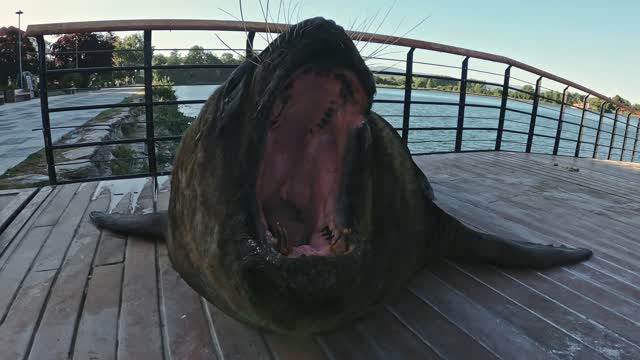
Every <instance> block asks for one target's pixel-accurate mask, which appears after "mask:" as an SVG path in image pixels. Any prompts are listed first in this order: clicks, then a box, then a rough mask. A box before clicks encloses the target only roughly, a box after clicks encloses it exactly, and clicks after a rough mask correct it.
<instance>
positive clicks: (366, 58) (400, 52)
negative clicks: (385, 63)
mask: <svg viewBox="0 0 640 360" xmlns="http://www.w3.org/2000/svg"><path fill="white" fill-rule="evenodd" d="M391 54H404V51H386V52H383V53H380V54H377V55H376V56H371V54H369V55H367V56H363V57H362V58H363V59H364V61H365V62H367V61H369V60H389V59H381V58H380V56H384V55H391ZM393 60H395V59H393Z"/></svg>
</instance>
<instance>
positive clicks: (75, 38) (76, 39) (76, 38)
mask: <svg viewBox="0 0 640 360" xmlns="http://www.w3.org/2000/svg"><path fill="white" fill-rule="evenodd" d="M73 39H74V40H75V41H76V69H77V68H78V34H76V36H75V37H74V38H73Z"/></svg>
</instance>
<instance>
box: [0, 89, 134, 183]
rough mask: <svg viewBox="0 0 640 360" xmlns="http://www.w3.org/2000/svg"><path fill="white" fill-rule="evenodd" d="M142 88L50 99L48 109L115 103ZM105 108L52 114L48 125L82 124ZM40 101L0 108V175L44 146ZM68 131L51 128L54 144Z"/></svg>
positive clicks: (107, 90) (109, 90) (66, 129)
mask: <svg viewBox="0 0 640 360" xmlns="http://www.w3.org/2000/svg"><path fill="white" fill-rule="evenodd" d="M140 89H141V88H126V89H105V90H98V91H91V92H85V93H79V94H74V95H60V96H53V97H50V98H49V107H50V108H53V107H63V106H80V105H99V104H114V103H118V102H120V101H121V100H122V99H123V98H125V97H127V96H129V95H132V94H134V93H136V92H137V91H140ZM103 110H104V109H96V110H82V111H69V112H60V113H52V114H51V115H50V118H51V126H52V127H56V126H75V125H82V124H84V123H85V122H87V121H88V120H90V119H92V118H93V117H95V116H96V115H97V114H99V113H100V112H102V111H103ZM41 127H42V116H41V113H40V99H34V100H31V101H24V102H19V103H11V104H4V105H2V106H0V174H4V172H5V171H7V169H9V168H11V167H13V166H15V165H17V164H19V163H20V162H21V161H23V160H24V159H26V158H27V157H28V156H29V155H31V154H33V153H34V152H36V151H38V150H40V149H42V148H43V147H44V140H43V136H42V131H32V130H33V129H37V128H41ZM71 130H73V129H71V128H64V129H54V130H53V131H52V137H53V141H56V140H58V139H60V137H62V136H63V135H64V134H66V133H68V132H70V131H71Z"/></svg>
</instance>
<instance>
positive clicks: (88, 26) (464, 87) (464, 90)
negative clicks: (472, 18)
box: [27, 20, 640, 184]
mask: <svg viewBox="0 0 640 360" xmlns="http://www.w3.org/2000/svg"><path fill="white" fill-rule="evenodd" d="M287 28H288V25H284V24H266V23H256V22H237V21H216V20H125V21H93V22H80V23H61V24H42V25H30V26H29V27H28V29H27V34H28V36H34V37H36V39H37V44H38V59H39V65H40V84H41V88H40V89H41V90H40V96H41V100H40V101H41V111H42V132H43V137H44V143H45V154H46V161H47V171H48V176H49V182H50V183H51V184H61V183H67V182H78V181H94V180H104V179H124V178H133V177H148V176H153V177H156V176H159V175H167V174H169V173H170V172H168V171H159V170H158V166H157V165H158V164H157V161H156V143H157V142H159V141H178V140H180V138H181V137H180V136H156V134H155V131H154V106H160V105H187V104H201V103H204V102H205V100H204V99H202V100H177V101H154V99H153V83H152V77H153V70H173V69H198V68H214V69H215V68H219V69H233V68H235V67H236V66H237V65H228V64H227V65H225V64H212V65H153V64H152V57H153V48H152V45H151V39H152V32H153V31H154V30H206V31H235V32H242V33H246V35H247V39H246V49H245V53H246V56H247V57H248V56H250V55H251V54H252V51H254V49H253V42H254V38H255V35H256V33H267V32H271V33H279V32H282V31H284V30H286V29H287ZM107 31H143V33H144V47H143V53H144V63H143V65H137V66H113V67H92V68H71V69H47V66H46V47H45V41H44V36H45V35H52V34H68V33H83V32H107ZM348 34H349V35H350V36H351V37H352V38H353V39H360V41H366V42H371V43H378V44H384V45H390V44H391V45H394V46H397V47H404V48H408V51H407V53H406V59H402V60H401V61H402V62H404V63H405V65H406V66H405V71H404V72H398V71H378V72H376V74H377V75H387V76H399V77H404V79H405V82H404V96H403V99H402V100H394V99H375V100H374V103H376V104H399V105H402V106H403V111H402V115H389V116H396V117H400V116H401V117H402V126H401V127H397V128H396V129H397V130H398V131H401V136H402V139H403V140H404V142H405V144H409V143H411V141H410V140H409V139H410V132H419V131H441V132H442V131H450V132H455V136H454V137H453V138H452V139H449V140H443V139H430V140H429V139H427V140H424V139H423V140H418V141H414V142H413V143H420V142H443V143H444V142H452V143H453V149H452V150H450V151H429V152H419V151H413V154H414V155H423V154H427V153H429V154H432V153H441V152H452V151H453V152H468V151H487V150H495V151H500V150H505V144H506V143H513V144H521V145H524V152H527V153H531V152H535V151H533V146H534V139H535V138H543V139H548V140H549V141H552V142H553V147H552V150H551V151H550V152H549V153H550V154H553V155H558V154H559V150H560V148H561V143H563V142H564V143H566V142H569V143H573V145H572V146H573V147H572V148H571V149H570V150H572V151H571V152H572V154H573V156H575V157H580V156H581V154H582V153H584V151H582V150H583V146H584V145H590V146H593V151H592V153H591V154H590V155H591V157H593V158H597V157H602V155H601V151H602V150H603V148H604V150H606V151H607V157H606V158H607V159H613V152H614V150H619V151H620V157H619V158H618V159H617V160H621V161H622V160H624V159H625V155H627V157H629V154H630V155H631V157H630V161H636V159H637V158H638V157H637V155H638V139H639V135H640V129H639V127H640V119H638V114H639V112H637V111H635V110H634V109H632V108H630V107H628V106H627V105H625V104H623V103H620V102H617V101H615V100H614V99H611V98H609V97H607V96H604V95H602V94H600V93H598V92H596V91H593V90H591V89H589V88H587V87H585V86H582V85H579V84H577V83H574V82H572V81H569V80H566V79H564V78H561V77H559V76H557V75H554V74H551V73H548V72H546V71H543V70H540V69H537V68H535V67H532V66H530V65H527V64H524V63H521V62H519V61H515V60H512V59H510V58H507V57H503V56H498V55H494V54H489V53H484V52H479V51H474V50H468V49H463V48H458V47H453V46H448V45H443V44H437V43H432V42H427V41H421V40H414V39H407V38H398V37H391V36H385V35H379V34H370V33H361V32H348ZM362 39H366V40H362ZM416 49H420V50H429V51H436V52H442V53H448V54H454V55H461V56H464V60H463V61H462V64H461V66H460V67H452V66H445V67H448V68H458V69H459V70H460V77H459V78H453V77H448V76H439V75H427V74H421V73H416V72H414V71H413V65H414V63H419V62H414V52H415V50H416ZM470 59H481V60H486V61H491V62H494V63H501V64H505V65H506V69H505V70H504V73H503V74H500V76H502V78H503V81H502V83H492V82H487V81H479V80H475V79H471V78H469V76H468V74H469V71H470V70H471V71H478V72H483V71H480V70H475V69H470V68H469V60H470ZM422 64H426V63H422ZM430 65H439V64H430ZM513 69H520V70H524V71H527V72H529V73H531V74H534V75H536V76H537V80H536V82H535V88H534V91H533V92H527V91H524V90H523V89H521V88H518V87H515V86H513V85H512V84H511V80H512V79H515V78H513V77H512V76H511V72H512V70H513ZM131 70H136V71H143V74H144V101H143V102H141V103H126V104H105V105H83V106H69V107H56V108H49V105H48V94H47V77H48V76H50V75H61V74H71V73H99V72H111V71H131ZM414 78H424V79H435V80H449V81H452V80H453V81H456V82H457V83H459V92H457V94H458V101H457V102H446V101H422V100H413V99H412V95H413V92H414V89H413V79H414ZM543 79H549V80H552V81H555V82H558V83H560V84H564V85H565V88H564V91H563V92H562V99H561V101H560V103H559V105H560V109H559V114H558V117H557V118H555V117H552V116H549V115H543V114H541V113H540V111H539V110H540V109H545V110H546V111H550V110H553V111H557V110H555V109H553V108H549V107H546V106H545V105H544V104H542V105H541V102H543V101H554V100H553V99H550V98H546V97H545V96H543V95H541V89H542V80H543ZM515 80H519V79H515ZM474 84H481V85H485V86H487V85H488V86H493V87H495V88H497V89H501V94H500V105H491V104H480V103H468V102H467V99H468V87H469V86H470V85H474ZM570 88H573V89H577V90H580V91H582V92H584V93H586V96H585V97H584V100H583V103H582V106H580V107H576V106H574V105H573V104H568V103H567V93H568V90H569V89H570ZM513 92H516V93H525V94H529V96H531V97H532V103H531V110H530V111H528V110H522V109H518V108H516V107H514V106H510V103H511V102H512V101H515V102H516V103H518V101H519V100H517V99H514V98H512V97H510V94H511V93H513ZM590 98H597V99H600V100H602V101H603V102H602V105H601V106H600V109H599V111H597V112H595V111H592V110H589V109H588V106H587V105H588V99H590ZM527 104H528V103H527ZM607 104H611V105H613V106H615V107H616V110H615V114H614V117H613V118H611V117H609V116H607V114H606V112H605V109H606V107H607V106H609V105H607ZM412 105H415V106H433V107H457V115H449V116H447V115H440V116H433V117H439V118H445V117H450V118H455V119H456V120H457V123H456V126H414V127H412V126H411V119H412V118H416V117H423V118H429V117H430V115H412ZM132 107H143V108H144V110H145V124H146V136H145V137H144V138H135V139H120V140H109V141H97V142H83V143H75V144H57V145H54V144H53V143H52V136H51V129H52V127H51V121H50V117H49V114H50V113H54V112H64V111H74V110H88V109H109V108H132ZM469 108H475V109H488V110H497V111H499V115H498V116H497V126H496V127H492V126H481V127H472V126H467V125H466V124H467V120H473V119H474V118H475V119H482V118H483V117H482V116H476V117H474V116H469V115H466V110H467V109H469ZM569 108H573V109H576V108H577V109H580V110H581V115H580V116H579V122H573V121H570V120H569V119H567V118H566V117H567V116H568V115H572V116H574V117H578V115H576V114H569V113H568V112H567V109H569ZM623 112H626V113H627V115H626V122H625V125H624V134H623V135H620V134H619V133H618V127H619V124H620V115H621V114H622V113H623ZM509 114H519V115H524V116H527V117H529V122H528V123H526V122H524V121H520V122H518V121H517V120H510V119H508V118H507V115H509ZM588 114H592V115H594V116H597V117H598V122H597V124H598V125H597V127H596V126H590V125H588V124H587V120H588ZM623 116H624V115H623ZM633 116H636V118H635V125H633V124H632V120H633ZM484 119H489V118H486V117H485V118H484ZM539 119H542V120H545V121H548V120H550V121H556V122H557V124H556V126H555V127H553V126H549V125H543V124H540V123H538V120H539ZM605 119H608V120H612V121H613V127H612V129H611V131H608V130H606V129H605V126H604V122H605ZM509 123H516V124H520V125H524V126H525V127H526V126H527V125H528V128H525V129H526V131H525V130H517V129H513V128H507V126H506V125H507V124H509ZM567 126H571V127H576V126H577V127H578V129H577V133H576V132H574V133H569V132H568V130H567ZM536 129H544V130H546V131H549V132H550V134H543V133H539V132H536ZM631 129H634V130H633V131H631ZM482 131H483V132H495V140H493V139H467V140H465V139H464V137H465V134H466V133H472V132H482ZM587 131H589V132H592V133H594V134H595V135H594V138H595V140H594V141H593V142H591V141H587V140H585V133H586V132H587ZM506 134H509V135H510V136H521V137H526V142H525V143H519V142H517V141H514V140H507V139H505V135H506ZM605 134H606V135H608V136H609V143H608V144H603V143H602V142H603V135H605ZM568 135H575V138H571V137H567V136H568ZM620 136H622V139H618V140H619V141H618V142H620V141H621V142H622V145H621V146H616V138H619V137H620ZM474 141H475V142H491V143H492V146H491V148H486V149H483V150H469V149H465V148H464V146H463V145H464V144H465V143H468V142H474ZM132 143H144V144H146V150H147V160H148V172H145V173H137V174H126V175H116V176H109V177H99V178H84V179H73V180H60V179H58V176H57V175H56V164H55V161H54V160H55V159H54V150H56V149H69V148H77V147H86V146H101V145H116V144H132ZM565 149H566V147H565ZM581 151H582V153H581ZM565 152H566V151H565Z"/></svg>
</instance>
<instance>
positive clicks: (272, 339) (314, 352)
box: [264, 332, 326, 360]
mask: <svg viewBox="0 0 640 360" xmlns="http://www.w3.org/2000/svg"><path fill="white" fill-rule="evenodd" d="M264 338H265V341H266V343H267V345H268V346H269V349H271V353H272V354H273V357H274V359H276V360H296V359H308V360H325V359H326V357H325V355H324V353H323V351H322V349H321V348H320V346H319V345H318V343H317V342H316V341H315V340H314V338H313V337H310V336H296V337H292V336H285V335H280V334H274V333H269V332H265V333H264Z"/></svg>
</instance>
